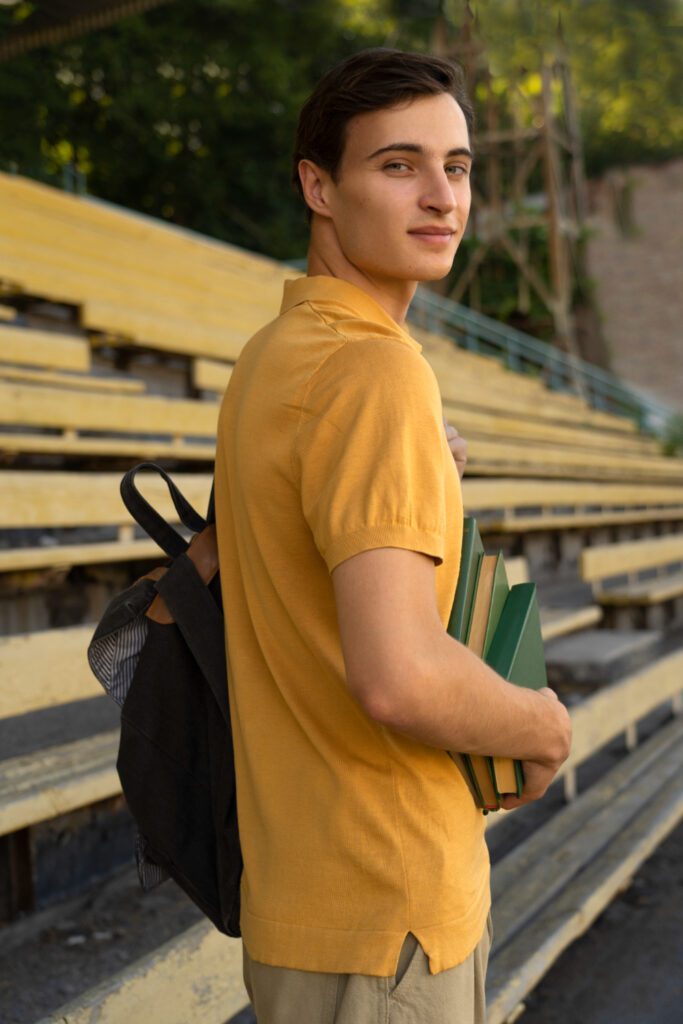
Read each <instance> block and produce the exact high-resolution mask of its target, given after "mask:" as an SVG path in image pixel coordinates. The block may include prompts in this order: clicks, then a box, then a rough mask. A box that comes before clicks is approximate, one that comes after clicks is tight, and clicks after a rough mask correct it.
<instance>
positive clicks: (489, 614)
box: [462, 551, 510, 811]
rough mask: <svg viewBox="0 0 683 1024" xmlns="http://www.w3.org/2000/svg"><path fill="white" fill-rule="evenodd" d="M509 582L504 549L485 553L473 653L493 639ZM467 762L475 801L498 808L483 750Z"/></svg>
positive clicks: (471, 633) (472, 625) (472, 627)
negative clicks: (494, 552) (473, 786)
mask: <svg viewBox="0 0 683 1024" xmlns="http://www.w3.org/2000/svg"><path fill="white" fill-rule="evenodd" d="M509 590H510V587H509V585H508V578H507V573H506V571H505V562H504V560H503V555H502V552H500V551H499V552H498V553H497V554H495V555H482V556H481V558H480V559H479V572H478V574H477V580H476V585H475V592H474V597H473V599H472V608H471V612H470V621H469V625H468V629H467V641H466V643H467V647H468V648H469V649H470V650H471V651H472V653H473V654H476V655H478V657H480V658H481V657H483V656H484V652H485V650H486V649H487V647H488V645H489V644H490V643H491V640H492V639H493V635H494V633H495V629H496V626H497V624H498V619H499V618H500V614H501V611H502V609H503V606H504V604H505V601H506V598H507V595H508V593H509ZM462 758H463V762H464V765H465V767H466V769H467V771H468V772H469V774H470V776H471V777H472V778H473V779H474V785H475V790H476V798H475V802H476V803H477V804H479V806H481V807H482V808H483V809H484V810H486V811H497V810H498V809H499V808H500V798H499V795H498V792H497V790H496V787H495V782H494V779H493V776H492V773H491V768H490V765H489V758H487V757H484V756H483V755H482V754H463V755H462Z"/></svg>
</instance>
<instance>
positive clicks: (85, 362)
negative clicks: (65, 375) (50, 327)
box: [0, 324, 91, 373]
mask: <svg viewBox="0 0 683 1024" xmlns="http://www.w3.org/2000/svg"><path fill="white" fill-rule="evenodd" d="M90 362H91V360H90V345H89V344H88V340H87V338H78V337H70V336H69V335H66V334H62V333H60V332H57V331H41V330H36V329H34V328H30V327H15V326H13V325H9V324H7V325H0V363H10V364H20V365H23V366H41V367H44V368H45V369H50V370H74V371H81V372H83V373H87V372H88V371H89V370H90Z"/></svg>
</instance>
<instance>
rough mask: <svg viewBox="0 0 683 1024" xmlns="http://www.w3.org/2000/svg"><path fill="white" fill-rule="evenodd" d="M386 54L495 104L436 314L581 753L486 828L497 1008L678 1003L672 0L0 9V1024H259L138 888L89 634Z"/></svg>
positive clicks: (680, 519)
mask: <svg viewBox="0 0 683 1024" xmlns="http://www.w3.org/2000/svg"><path fill="white" fill-rule="evenodd" d="M371 46H389V47H397V48H401V49H415V50H419V51H424V52H432V53H435V54H438V55H440V56H444V57H447V58H451V59H454V60H456V61H458V62H459V63H460V65H461V66H462V68H463V72H464V75H465V79H466V82H467V86H468V90H469V92H470V95H471V96H472V98H473V101H474V105H475V109H476V120H477V127H476V132H475V137H474V150H475V153H476V161H475V167H474V172H473V178H472V182H473V190H474V193H473V207H472V213H471V217H470V222H469V225H468V231H467V235H466V237H465V239H464V241H463V243H462V245H461V247H460V250H459V252H458V255H457V258H456V261H455V265H454V267H453V270H452V273H451V274H450V275H449V277H448V278H447V279H446V280H444V281H441V282H436V283H434V284H433V285H430V286H429V287H426V286H421V287H420V288H419V289H418V292H417V294H416V296H415V299H414V301H413V303H412V306H411V311H410V314H409V316H410V320H411V323H410V328H411V330H413V332H414V334H415V337H416V338H417V339H418V340H419V341H420V342H421V344H423V349H424V355H425V357H426V358H427V359H428V361H429V362H430V363H431V365H432V366H433V368H434V371H435V374H436V376H437V379H438V382H439V386H440V389H441V393H442V398H443V402H444V411H445V413H446V414H447V416H448V418H449V420H450V421H451V422H452V423H453V424H454V425H455V426H457V427H458V428H459V429H460V431H461V433H462V434H463V435H464V436H465V437H466V438H467V439H468V466H467V473H466V477H465V479H464V480H463V497H464V503H465V508H466V510H467V513H468V514H470V515H475V516H476V517H477V522H478V524H479V526H480V529H481V532H482V535H483V537H484V541H485V545H486V548H487V550H493V551H497V550H500V551H503V552H504V555H505V559H506V569H507V570H508V571H509V573H510V581H511V582H512V580H513V574H514V579H515V580H516V581H521V580H523V579H532V580H533V581H534V582H535V583H536V584H537V586H538V594H539V603H540V606H541V623H542V630H543V637H544V642H545V652H546V663H547V666H548V670H549V676H550V677H551V682H552V685H553V686H555V687H556V689H557V691H558V693H559V694H560V697H561V699H563V700H564V701H565V702H566V703H567V705H568V706H569V707H570V713H571V714H572V717H573V722H574V730H575V732H574V735H575V741H576V742H575V749H576V750H577V751H578V753H577V754H576V756H575V758H574V760H573V761H572V763H571V764H569V765H567V766H565V768H566V772H565V774H564V776H563V777H562V778H560V779H558V780H557V782H556V783H555V784H554V787H553V789H552V791H551V792H550V793H549V794H548V797H547V798H546V799H545V800H544V801H543V802H541V804H539V805H532V806H530V807H527V808H525V809H524V812H515V814H514V815H510V816H504V815H490V816H489V819H488V824H489V826H490V827H487V841H488V844H489V850H490V852H491V857H492V863H493V865H494V871H493V886H494V925H495V927H496V941H495V943H494V956H493V960H492V970H490V972H489V976H490V986H489V987H490V1003H489V1005H490V1006H491V1005H493V1009H492V1010H491V1013H490V1021H491V1024H503V1022H505V1024H512V1021H513V1020H516V1019H517V1018H518V1017H519V1016H520V1015H521V1014H522V1013H524V1014H525V1016H524V1020H525V1021H528V1022H529V1024H575V1022H576V1020H578V1019H580V1020H581V1021H583V1022H584V1024H614V1022H615V1021H617V1020H618V1021H620V1024H679V1022H680V1020H681V1009H680V1008H681V1005H682V999H683V981H682V980H681V972H680V963H681V961H682V959H683V921H682V914H683V901H681V899H680V894H681V891H682V887H683V874H682V869H681V865H682V864H683V714H681V712H683V690H682V687H683V528H682V525H681V524H683V474H682V473H681V465H682V463H681V461H680V458H678V457H677V456H681V455H683V401H682V397H683V387H682V384H683V345H682V344H681V324H682V323H683V270H682V267H683V260H682V258H681V257H682V255H683V102H682V101H683V3H682V2H681V0H573V2H571V0H548V2H542V0H470V2H469V3H468V2H465V0H441V2H439V0H324V2H322V0H321V2H318V3H314V2H311V0H194V2H185V3H182V2H179V0H175V2H173V0H35V2H25V0H20V2H17V0H0V126H1V130H0V1020H1V1021H2V1022H3V1024H4V1022H5V1021H6V1022H7V1024H31V1022H35V1021H36V1020H37V1019H38V1018H39V1017H40V1024H64V1022H68V1024H82V1022H84V1021H85V1020H94V1019H95V1017H97V1019H98V1020H104V1019H105V1018H106V1020H107V1021H112V1022H114V1021H119V1020H125V1021H126V1024H138V1022H143V1024H148V1022H149V1021H156V1020H159V1021H164V1022H165V1024H166V1022H167V1024H187V1022H188V1021H190V1020H196V1021H201V1024H224V1022H225V1020H226V1018H227V1017H228V1016H230V1017H231V1020H232V1021H233V1024H238V1022H239V1024H254V1018H253V1015H252V1014H251V1012H250V1010H249V1009H248V1008H245V1002H246V993H245V992H244V990H243V987H242V983H241V960H240V957H241V953H240V948H239V943H234V942H232V943H230V942H227V940H226V941H225V942H224V943H222V944H221V936H220V935H219V934H218V932H216V931H215V930H213V929H212V930H211V931H209V930H208V928H206V927H205V925H204V924H202V918H201V914H200V912H199V910H198V909H197V908H196V907H195V906H194V904H192V903H191V902H190V900H189V899H187V898H186V897H185V895H184V893H183V892H182V891H181V890H180V889H179V888H178V887H176V886H173V885H171V884H167V885H165V886H160V887H159V888H158V889H156V890H153V891H151V892H148V893H143V892H142V890H141V889H140V887H139V884H138V879H137V875H136V872H135V866H134V863H133V837H134V831H135V830H134V827H133V822H132V819H131V817H130V815H129V813H128V810H127V807H126V805H125V800H124V797H123V795H122V793H121V786H120V782H119V779H118V776H117V773H116V769H115V760H116V751H117V745H118V725H119V719H118V714H119V712H118V708H117V706H116V705H114V703H113V702H112V701H110V700H109V698H108V697H106V696H105V695H104V694H103V691H102V689H101V687H100V686H99V683H98V682H97V681H96V680H95V678H94V676H93V674H92V672H91V671H90V668H89V665H88V662H87V659H86V648H87V645H88V643H89V641H90V639H91V637H92V633H93V630H94V628H95V624H96V623H97V621H98V619H99V617H100V616H101V614H102V612H103V610H104V608H105V607H106V605H107V603H108V601H109V600H110V599H111V598H112V597H113V596H114V595H115V594H118V593H120V592H121V590H123V589H124V587H126V586H129V585H130V584H131V583H133V581H135V580H136V579H138V578H139V577H140V575H142V574H143V573H144V572H146V571H148V570H149V569H151V568H153V567H158V565H159V563H160V561H161V559H162V552H161V550H160V548H159V546H158V545H157V544H156V543H155V542H154V541H153V540H150V539H149V538H148V537H147V536H146V534H145V532H144V530H142V529H140V528H139V527H138V526H137V525H135V524H134V523H133V521H132V519H131V517H130V515H128V513H127V511H126V509H125V508H124V507H123V505H122V502H121V499H120V494H119V484H120V480H121V475H122V473H123V471H124V470H125V469H128V468H130V466H132V465H134V464H135V463H137V462H139V461H141V460H142V459H154V460H155V461H157V462H159V463H161V464H163V466H164V467H165V468H166V469H168V470H169V471H170V472H171V473H172V475H173V479H174V480H175V482H176V483H177V484H178V486H179V487H180V489H181V491H182V492H183V494H185V496H186V497H187V498H188V499H189V500H190V501H191V502H192V503H193V504H194V505H195V506H196V507H197V508H198V509H201V510H203V509H204V508H206V503H207V500H208V493H209V489H210V485H211V476H212V471H213V460H214V452H215V434H216V422H217V412H218V408H219V402H220V398H221V396H222V394H223V392H224V390H225V387H226V386H227V383H228V381H229V379H230V373H231V372H232V367H233V365H234V363H235V361H236V360H237V358H238V357H239V354H240V351H241V349H242V347H243V345H244V344H245V342H246V341H247V339H248V338H249V337H250V336H251V335H252V334H253V333H254V331H255V330H257V329H258V328H259V327H260V326H262V324H263V323H265V322H267V321H268V320H270V319H271V318H272V317H273V316H274V315H276V314H277V310H278V308H279V304H280V298H281V293H282V283H283V280H285V279H287V278H291V277H292V276H293V274H295V273H297V272H299V271H300V270H301V269H303V268H304V267H305V257H306V245H307V234H308V229H307V223H306V217H305V211H304V208H303V206H302V204H301V201H300V199H299V197H298V196H297V194H296V193H295V192H294V190H293V188H292V186H291V184H290V159H291V148H292V141H293V136H294V130H295V125H296V120H297V116H298V112H299V109H300V107H301V105H302V103H303V102H304V100H305V99H306V98H307V96H308V95H309V94H310V92H311V90H312V88H313V87H314V85H315V84H316V82H317V81H318V79H319V78H320V76H321V75H322V74H323V73H324V72H325V71H326V70H327V69H328V68H329V67H330V66H331V65H333V64H334V63H335V62H337V61H338V60H340V59H342V58H344V57H346V56H347V55H350V54H352V53H355V52H357V51H358V50H359V49H362V48H365V47H371ZM44 186H48V187H44ZM148 475H149V474H148ZM148 487H149V488H150V489H149V490H148V489H147V488H148ZM145 495H146V496H148V497H149V500H150V501H152V502H153V504H154V505H155V507H156V508H158V509H159V510H160V511H161V512H162V513H163V514H164V515H165V516H166V517H167V518H168V519H169V521H172V522H175V523H176V524H177V522H178V518H177V515H176V517H175V519H173V518H172V517H173V516H174V514H175V510H174V509H173V508H172V505H171V502H170V501H169V500H168V496H167V494H166V490H165V487H163V486H162V484H161V483H160V481H159V480H155V481H147V482H146V484H145ZM164 502H165V503H166V504H165V506H164ZM185 533H186V534H187V531H185ZM526 812H529V813H526ZM492 819H493V820H492ZM493 826H495V828H494V827H493ZM584 932H585V934H582V933H584ZM578 936H582V937H581V938H580V939H579V941H576V942H575V941H574V940H575V939H576V938H577V937H578ZM163 943H165V944H166V945H164V946H163V948H162V944H163ZM546 972H547V974H546ZM544 974H545V975H546V976H545V978H544V977H543V975H544ZM515 986H516V987H515ZM71 1001H73V1002H71ZM65 1003H67V1004H68V1006H67V1008H66V1009H65V1007H64V1004H65ZM494 1004H495V1005H494ZM233 1014H236V1015H235V1016H232V1015H233ZM44 1015H47V1016H44ZM425 1024H428V1022H425Z"/></svg>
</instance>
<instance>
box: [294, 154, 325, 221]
mask: <svg viewBox="0 0 683 1024" xmlns="http://www.w3.org/2000/svg"><path fill="white" fill-rule="evenodd" d="M299 180H300V182H301V188H302V189H303V193H304V199H305V200H306V203H307V204H308V206H309V208H310V209H311V210H312V211H313V213H317V214H319V215H320V216H321V217H331V216H332V212H331V210H330V206H329V200H330V191H331V189H332V188H333V182H332V179H331V178H330V175H329V174H328V172H327V171H325V170H323V168H322V167H318V165H317V164H314V163H313V161H312V160H300V161H299Z"/></svg>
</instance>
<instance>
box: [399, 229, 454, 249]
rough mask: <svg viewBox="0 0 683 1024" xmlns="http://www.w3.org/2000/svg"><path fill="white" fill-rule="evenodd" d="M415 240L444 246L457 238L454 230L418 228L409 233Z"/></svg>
mask: <svg viewBox="0 0 683 1024" xmlns="http://www.w3.org/2000/svg"><path fill="white" fill-rule="evenodd" d="M408 234H409V235H411V236H412V237H413V238H417V239H419V240H420V241H424V242H427V243H428V244H431V245H444V244H446V243H447V242H450V241H451V239H452V238H453V237H454V236H455V229H454V228H416V229H414V230H413V231H409V232H408Z"/></svg>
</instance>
